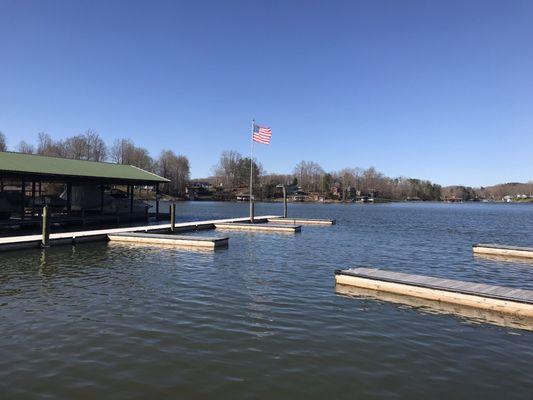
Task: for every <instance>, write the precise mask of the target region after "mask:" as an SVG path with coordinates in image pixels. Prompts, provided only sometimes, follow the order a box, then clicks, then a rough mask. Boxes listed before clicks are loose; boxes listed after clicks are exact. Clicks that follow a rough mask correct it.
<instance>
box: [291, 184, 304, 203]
mask: <svg viewBox="0 0 533 400" xmlns="http://www.w3.org/2000/svg"><path fill="white" fill-rule="evenodd" d="M308 196H309V193H307V192H304V191H303V190H302V188H300V187H299V188H297V189H296V190H295V191H293V192H292V194H291V195H290V196H289V198H290V199H291V200H292V201H294V202H302V201H305V200H307V198H308Z"/></svg>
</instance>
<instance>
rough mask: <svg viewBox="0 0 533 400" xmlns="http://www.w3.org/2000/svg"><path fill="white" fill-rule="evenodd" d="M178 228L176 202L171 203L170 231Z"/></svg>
mask: <svg viewBox="0 0 533 400" xmlns="http://www.w3.org/2000/svg"><path fill="white" fill-rule="evenodd" d="M175 230H176V203H174V202H172V203H170V231H171V232H174V231H175Z"/></svg>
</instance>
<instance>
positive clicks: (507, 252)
mask: <svg viewBox="0 0 533 400" xmlns="http://www.w3.org/2000/svg"><path fill="white" fill-rule="evenodd" d="M472 252H473V253H474V254H487V255H492V256H505V257H520V258H532V259H533V247H518V246H505V245H501V244H474V245H473V246H472Z"/></svg>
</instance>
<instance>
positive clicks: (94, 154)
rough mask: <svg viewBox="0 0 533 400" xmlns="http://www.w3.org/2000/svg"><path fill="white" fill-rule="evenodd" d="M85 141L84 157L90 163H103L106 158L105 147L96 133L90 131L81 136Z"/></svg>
mask: <svg viewBox="0 0 533 400" xmlns="http://www.w3.org/2000/svg"><path fill="white" fill-rule="evenodd" d="M83 138H84V139H85V146H86V147H85V157H86V159H87V160H91V161H105V160H106V158H107V146H106V144H105V142H104V140H103V139H102V138H101V137H100V135H99V134H98V133H96V132H95V131H93V130H92V129H89V130H87V131H86V132H85V133H84V134H83Z"/></svg>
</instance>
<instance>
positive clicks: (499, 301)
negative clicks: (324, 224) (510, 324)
mask: <svg viewBox="0 0 533 400" xmlns="http://www.w3.org/2000/svg"><path fill="white" fill-rule="evenodd" d="M335 281H336V283H337V284H340V285H349V286H356V287H360V288H365V289H373V290H378V291H383V292H390V293H397V294H402V295H406V296H412V297H418V298H423V299H427V300H435V301H442V302H445V303H452V304H460V305H464V306H469V307H475V308H481V309H485V310H491V311H495V312H501V313H506V314H512V315H515V316H519V317H526V318H533V290H525V289H516V288H510V287H504V286H495V285H486V284H483V283H473V282H464V281H459V280H453V279H443V278H435V277H431V276H424V275H412V274H405V273H401V272H392V271H385V270H380V269H375V268H353V269H347V270H342V271H341V270H337V271H335Z"/></svg>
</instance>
